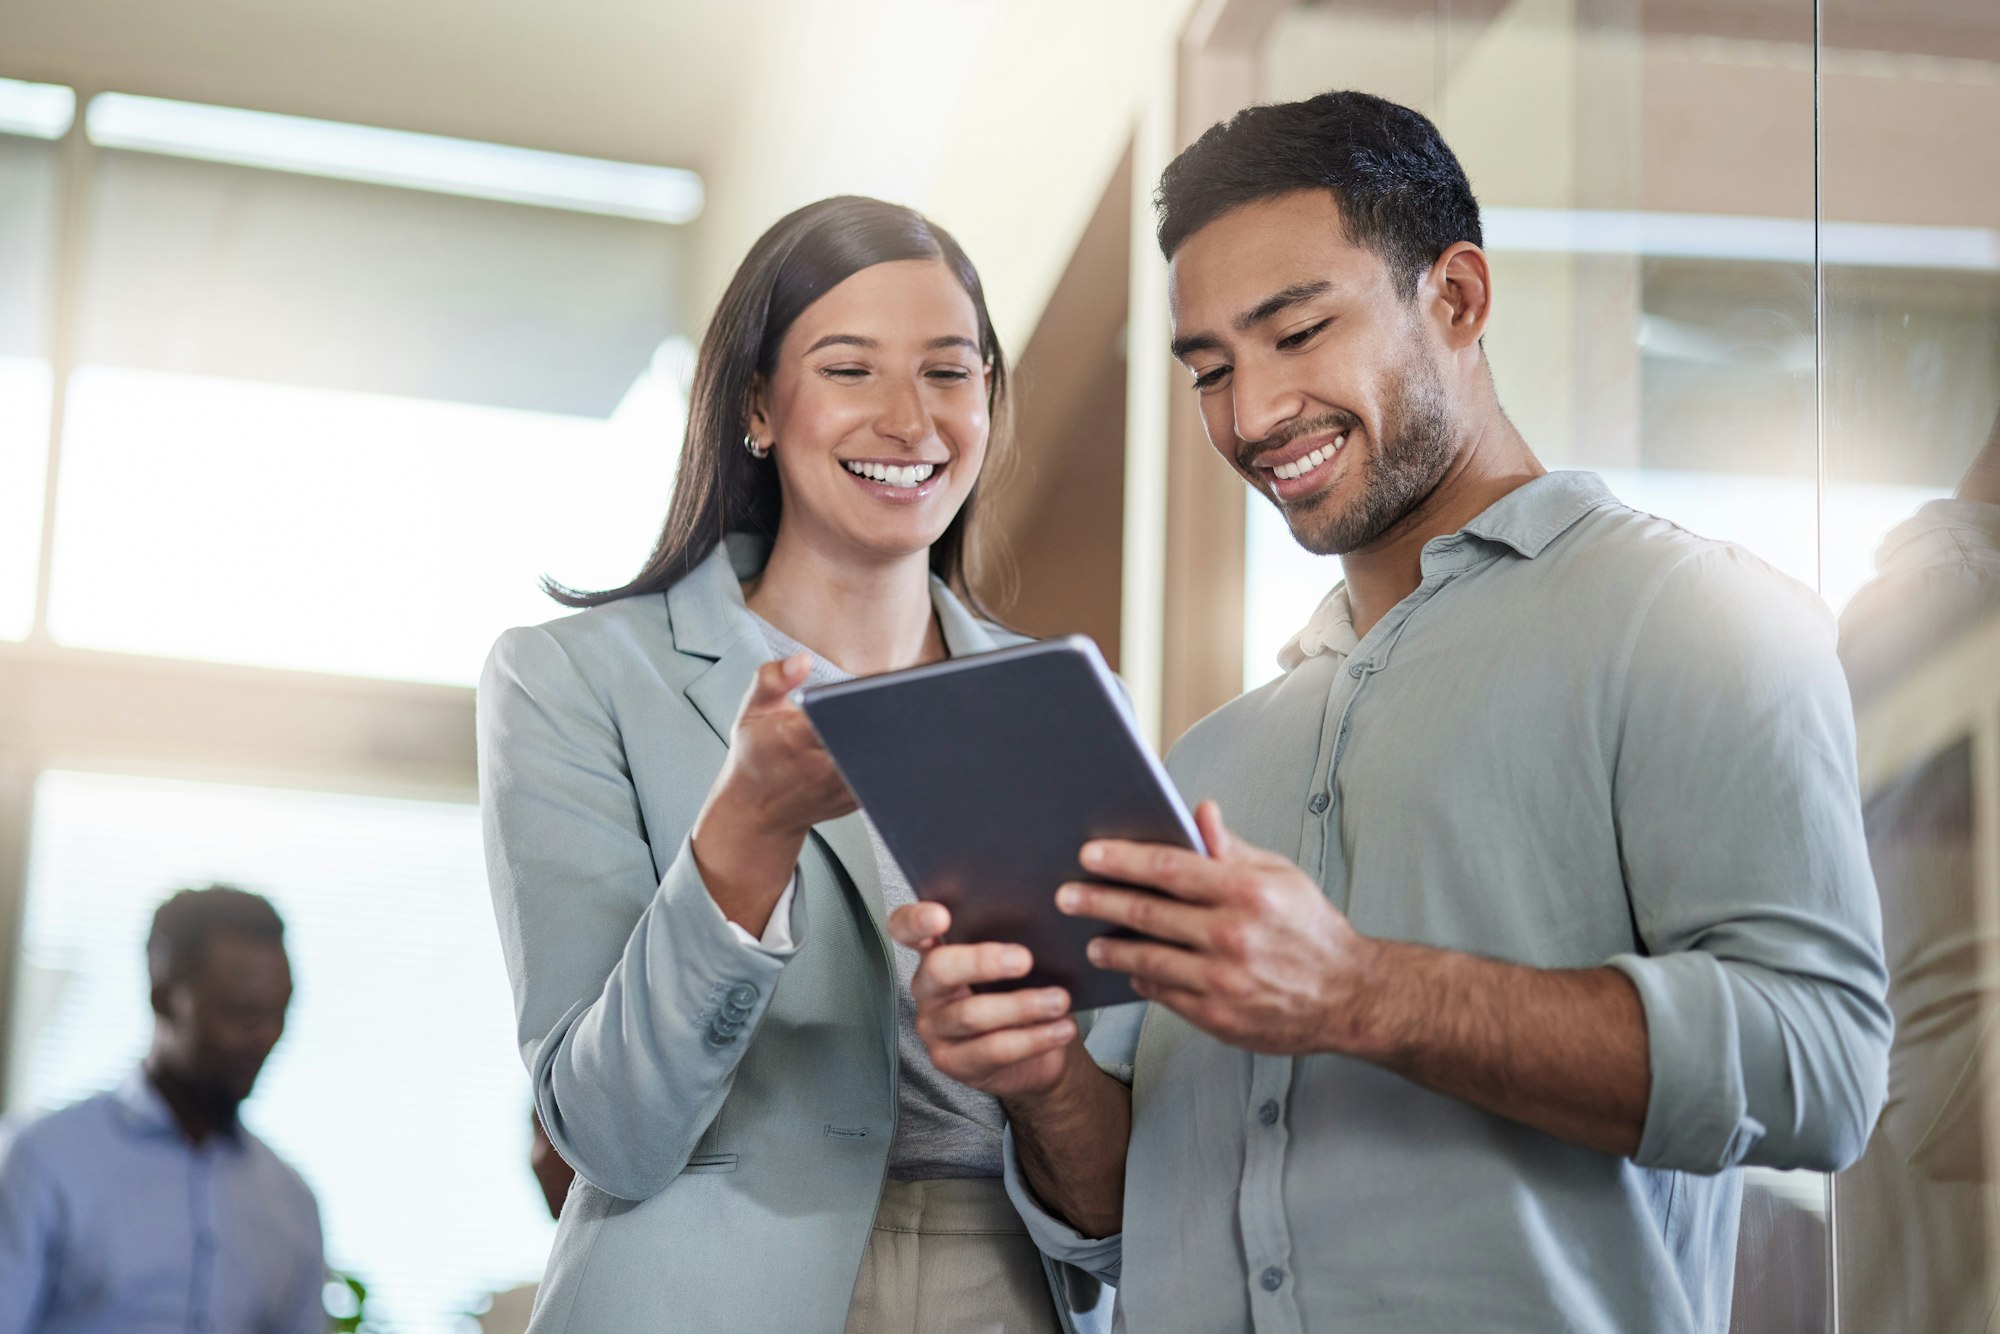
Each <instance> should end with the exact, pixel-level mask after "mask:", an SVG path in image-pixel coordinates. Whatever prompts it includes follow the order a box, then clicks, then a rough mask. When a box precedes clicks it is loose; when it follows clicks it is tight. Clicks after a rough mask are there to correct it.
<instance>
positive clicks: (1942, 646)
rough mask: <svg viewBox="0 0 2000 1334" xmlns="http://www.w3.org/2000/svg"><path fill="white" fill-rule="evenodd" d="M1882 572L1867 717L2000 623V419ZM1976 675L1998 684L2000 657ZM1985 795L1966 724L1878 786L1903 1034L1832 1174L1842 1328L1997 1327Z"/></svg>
mask: <svg viewBox="0 0 2000 1334" xmlns="http://www.w3.org/2000/svg"><path fill="white" fill-rule="evenodd" d="M1875 569H1876V577H1875V579H1874V580H1873V581H1872V582H1870V583H1869V584H1867V585H1866V586H1865V587H1863V588H1862V589H1861V590H1860V591H1859V592H1858V593H1856V594H1855V595H1854V598H1853V600H1852V601H1850V602H1849V603H1848V604H1847V609H1846V610H1845V611H1844V612H1843V613H1841V618H1840V653H1841V659H1842V661H1843V662H1845V663H1846V665H1847V673H1848V680H1849V681H1850V682H1851V684H1852V686H1853V689H1854V703H1855V709H1856V711H1857V712H1858V713H1859V715H1860V716H1861V718H1862V719H1863V720H1864V723H1865V721H1866V720H1867V718H1868V716H1869V714H1870V711H1871V710H1873V709H1874V708H1875V707H1876V706H1878V705H1882V704H1884V703H1886V702H1889V701H1891V700H1892V699H1893V697H1894V696H1896V694H1897V693H1898V687H1900V686H1902V685H1904V684H1905V683H1907V682H1909V681H1910V680H1911V679H1912V678H1913V677H1915V676H1917V675H1918V674H1919V673H1920V672H1922V671H1923V670H1924V669H1925V668H1927V667H1930V666H1931V665H1932V664H1934V663H1936V662H1937V661H1938V660H1939V659H1940V658H1941V657H1944V656H1946V655H1949V654H1951V653H1953V652H1954V650H1957V651H1961V652H1962V651H1963V645H1964V644H1965V642H1966V641H1967V639H1968V637H1969V636H1971V635H1974V634H1977V633H1980V632H1989V633H1990V632H1991V630H1992V628H1993V627H1994V626H1995V625H1996V624H2000V419H1996V420H1995V422H1994V424H1993V430H1992V433H1991V434H1990V436H1989V437H1988V439H1987V441H1986V444H1985V447H1984V448H1983V449H1982V450H1981V451H1980V453H1979V454H1978V455H1977V457H1975V459H1974V460H1973V463H1972V466H1971V468H1970V469H1968V470H1967V472H1966V474H1965V477H1964V478H1963V480H1962V481H1961V482H1960V483H1959V486H1958V490H1957V493H1956V494H1955V495H1953V496H1952V497H1951V498H1950V499H1947V500H1933V501H1930V502H1929V503H1927V504H1925V505H1924V506H1923V507H1922V508H1921V509H1919V510H1918V511H1917V512H1916V513H1915V514H1914V515H1912V516H1911V517H1910V518H1909V519H1907V520H1905V521H1904V522H1903V523H1901V524H1899V525H1898V526H1897V527H1896V528H1895V529H1893V530H1892V531H1891V532H1890V533H1889V536H1888V537H1887V538H1886V539H1884V540H1883V542H1882V545H1881V547H1880V549H1878V550H1877V552H1876V554H1875ZM1976 670H1977V671H1979V672H1980V673H1981V674H1982V675H1983V678H1984V679H1985V680H1986V681H1988V682H1992V681H2000V662H1989V663H1981V664H1978V665H1977V666H1976ZM1951 702H1952V703H1953V704H1956V703H1957V701H1955V700H1954V701H1951ZM1987 703H1988V704H1989V705H1990V703H1991V696H1990V695H1989V696H1988V699H1987ZM1981 792H1982V789H1981V787H1980V786H1979V785H1978V784H1977V783H1975V782H1974V780H1973V744H1972V739H1971V737H1970V736H1965V737H1963V738H1962V739H1960V740H1958V741H1957V742H1955V743H1953V744H1951V745H1948V746H1945V747H1944V748H1942V749H1941V750H1939V751H1937V752H1936V753H1934V754H1932V755H1930V756H1927V757H1925V758H1923V759H1921V760H1919V761H1918V762H1917V763H1915V764H1913V765H1912V766H1910V767H1909V768H1908V769H1907V770H1905V771H1904V772H1903V773H1901V774H1899V775H1898V776H1896V777H1895V778H1893V779H1891V780H1889V781H1888V782H1886V783H1884V784H1882V785H1881V786H1879V787H1877V788H1876V789H1875V790H1873V791H1871V792H1870V793H1869V794H1868V802H1867V819H1868V851H1869V855H1870V857H1871V858H1872V860H1873V861H1874V864H1875V882H1876V885H1877V888H1878V889H1879V890H1880V892H1881V895H1882V934H1883V940H1884V944H1885V945H1886V947H1887V950H1888V957H1889V1006H1890V1009H1891V1010H1893V1011H1894V1012H1895V1015H1896V1040H1895V1043H1894V1045H1892V1046H1891V1047H1890V1049H1889V1101H1888V1103H1887V1104H1886V1105H1885V1106H1884V1107H1883V1109H1882V1121H1881V1124H1880V1125H1879V1126H1877V1127H1876V1130H1875V1136H1874V1138H1873V1139H1872V1140H1870V1141H1869V1144H1868V1152H1867V1154H1866V1155H1865V1156H1864V1157H1863V1158H1862V1160H1861V1161H1860V1162H1859V1163H1857V1164H1856V1165H1855V1166H1854V1167H1853V1168H1851V1169H1850V1170H1848V1171H1846V1172H1843V1173H1841V1175H1840V1176H1839V1177H1838V1178H1836V1179H1835V1181H1834V1190H1835V1192H1836V1198H1837V1199H1838V1202H1839V1217H1840V1226H1839V1228H1838V1229H1837V1230H1836V1240H1837V1245H1838V1247H1839V1251H1840V1256H1839V1260H1840V1267H1841V1283H1840V1289H1839V1295H1840V1322H1841V1325H1842V1327H1843V1328H1847V1329H1863V1330H1939V1331H1943V1330H1966V1331H1974V1330H1994V1329H2000V1272H1996V1271H1995V1269H1994V1264H1993V1256H1994V1250H1993V1244H1994V1236H1995V1231H1994V1230H1995V1228H1996V1226H2000V1193H1996V1192H1995V1190H1994V1179H1995V1168H1994V1164H1993V1162H1992V1161H1991V1158H1990V1155H1989V1154H1988V1151H1987V1150H1988V1143H1987V1135H1988V1127H1989V1124H1990V1122H1991V1119H1992V1116H1993V1109H1992V1107H1991V1105H1990V1102H1989V1092H1988V1091H1989V1089H1990V1087H1991V1081H1992V1079H1993V1075H1994V1071H1995V1070H1996V1069H2000V1052H1996V1051H1995V1044H1996V1043H1997V1042H2000V976H1996V965H2000V939H1996V937H1995V935H1994V930H1993V917H1992V915H1991V913H1990V912H1988V913H1984V914H1983V913H1982V912H1981V910H1980V904H1979V901H1978V896H1979V877H1978V873H1977V870H1976V865H1977V862H1976V858H1977V846H1978V845H1977V840H1976V839H1975V836H1974V829H1975V827H1976V825H1977V819H1976V816H1975V806H1974V803H1975V801H1976V800H1978V799H1980V794H1981ZM1983 799H1984V800H1986V801H1989V802H1991V801H1995V800H2000V794H1995V793H1993V792H1990V791H1987V792H1984V797H1983Z"/></svg>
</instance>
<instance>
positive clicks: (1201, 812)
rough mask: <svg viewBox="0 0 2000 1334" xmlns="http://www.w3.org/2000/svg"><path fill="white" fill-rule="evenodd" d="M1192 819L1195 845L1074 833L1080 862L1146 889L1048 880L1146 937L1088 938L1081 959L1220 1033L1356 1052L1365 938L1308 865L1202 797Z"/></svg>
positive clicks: (1366, 960) (1087, 908)
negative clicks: (1236, 831)
mask: <svg viewBox="0 0 2000 1334" xmlns="http://www.w3.org/2000/svg"><path fill="white" fill-rule="evenodd" d="M1195 822H1196V824H1197V825H1198V826H1199V827H1200V829H1201V836H1202V838H1203V839H1204V840H1205V841H1206V842H1207V843H1208V849H1209V855H1208V856H1206V857H1204V856H1202V855H1201V854H1199V853H1195V852H1188V851H1185V850H1183V849H1180V848H1171V847H1167V846H1164V845H1162V844H1157V843H1128V842H1122V841H1117V840H1102V841H1099V842H1095V843H1090V844H1087V845H1085V847H1084V849H1083V856H1082V861H1083V864H1084V866H1085V868H1086V869H1088V870H1090V871H1093V872H1095V873H1097V874H1100V875H1103V876H1104V877H1106V878H1107V879H1110V880H1119V881H1123V882H1125V883H1126V884H1128V885H1145V886H1148V887H1150V888H1153V889H1157V890H1159V891H1160V894H1147V893H1143V892H1141V891H1139V890H1132V889H1117V888H1113V887H1112V886H1110V885H1102V884H1069V885H1064V886H1063V887H1062V889H1061V890H1060V891H1058V893H1057V895H1056V905H1057V906H1058V907H1059V908H1060V909H1061V910H1062V911H1063V912H1065V913H1068V914H1070V915H1072V916H1081V917H1097V918H1101V919H1103V920H1104V921H1107V922H1111V923H1114V924H1116V925H1118V926H1127V927H1131V928H1132V929H1133V930H1135V931H1138V932H1140V933H1141V934H1143V935H1146V936H1150V937H1152V939H1151V940H1119V939H1113V938H1111V937H1103V938H1100V939H1098V940H1094V941H1092V942H1091V945H1090V958H1091V962H1093V963H1095V964H1097V965H1098V966H1099V967H1101V968H1114V969H1117V970H1118V971H1120V972H1124V973H1130V974H1131V975H1132V987H1133V990H1135V991H1137V992H1138V993H1139V994H1140V995H1141V996H1144V997H1145V998H1146V999H1148V1000H1151V1001H1156V1002H1158V1003H1159V1004H1161V1005H1164V1006H1166V1007H1167V1008H1168V1009H1171V1010H1172V1011H1174V1012H1175V1013H1176V1014H1178V1015H1180V1016H1181V1017H1182V1018H1184V1019H1186V1020H1187V1021H1188V1022H1189V1023H1191V1024H1193V1025H1194V1026H1195V1027H1197V1028H1200V1029H1203V1030H1205V1031H1206V1032H1209V1033H1212V1034H1214V1035H1215V1036H1216V1037H1218V1038H1220V1039H1222V1040H1223V1041H1224V1042H1227V1043H1229V1044H1230V1045H1232V1046H1236V1047H1244V1048H1247V1049H1249V1050H1251V1051H1258V1052H1267V1053H1272V1054H1276V1055H1297V1054H1299V1053H1303V1052H1315V1051H1346V1052H1352V1053H1354V1054H1365V1053H1364V1052H1362V1050H1361V1048H1362V1047H1363V1046H1364V1038H1365V1031H1366V1025H1365V1024H1364V1023H1363V1022H1362V1020H1363V1018H1364V1015H1365V1011H1366V1001H1367V998H1368V995H1369V978H1370V969H1371V968H1372V966H1373V964H1374V962H1375V958H1376V949H1375V942H1374V941H1372V940H1370V939H1369V938H1368V937H1366V936H1363V935H1362V934H1361V933H1360V932H1358V931H1356V930H1355V929H1354V927H1353V925H1352V924H1351V923H1350V922H1349V921H1348V920H1347V918H1346V917H1345V916H1343V915H1342V914H1341V912H1340V910H1339V909H1337V908H1335V907H1334V906H1333V905H1332V904H1331V903H1329V902H1328V901H1327V898H1326V894H1325V892H1324V891H1322V890H1321V889H1320V887H1319V885H1318V884H1317V883H1316V882H1314V880H1313V879H1312V877H1310V876H1308V875H1307V874H1306V873H1305V872H1303V871H1301V870H1300V869H1299V868H1298V867H1296V866H1294V865H1292V863H1291V862H1289V861H1287V860H1286V859H1285V858H1283V857H1281V856H1279V855H1278V854H1277V853H1274V852H1266V851H1264V850H1263V849H1262V848H1256V847H1252V846H1251V845H1249V844H1248V843H1245V842H1243V841H1242V840H1241V839H1238V838H1237V837H1235V836H1234V835H1233V834H1231V833H1230V832H1229V830H1228V829H1227V828H1226V827H1224V825H1223V823H1222V811H1221V810H1220V808H1218V807H1217V806H1216V804H1215V803H1214V802H1212V801H1205V802H1203V803H1201V805H1200V806H1198V807H1196V808H1195ZM1162 895H1164V896H1166V897H1162Z"/></svg>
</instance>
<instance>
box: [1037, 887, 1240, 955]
mask: <svg viewBox="0 0 2000 1334" xmlns="http://www.w3.org/2000/svg"><path fill="white" fill-rule="evenodd" d="M1056 908H1057V909H1058V910H1059V911H1061V912H1064V913H1067V914H1068V915H1069V916H1071V917H1096V918H1099V919H1100V920H1103V921H1106V922H1110V923H1111V924H1112V925H1114V926H1129V927H1131V928H1132V929H1133V930H1134V931H1137V932H1139V933H1140V934H1141V935H1147V936H1152V937H1154V938H1155V939H1158V940H1171V941H1174V942H1176V943H1177V944H1181V945H1192V946H1195V947H1196V948H1202V947H1204V946H1206V945H1207V944H1208V943H1209V939H1208V935H1209V932H1208V928H1209V924H1210V922H1211V921H1212V919H1213V918H1214V916H1215V914H1214V913H1212V912H1210V911H1209V910H1208V909H1206V908H1197V907H1194V906H1193V905H1191V904H1187V903H1182V902H1180V901H1179V900H1178V899H1169V898H1164V897H1162V896H1161V895H1158V894H1148V893H1146V892H1145V891H1144V890H1140V889H1116V888H1114V887H1112V886H1110V885H1093V884H1090V883H1088V882H1076V883H1072V884H1067V885H1064V886H1063V887H1062V888H1061V889H1058V890H1057V891H1056Z"/></svg>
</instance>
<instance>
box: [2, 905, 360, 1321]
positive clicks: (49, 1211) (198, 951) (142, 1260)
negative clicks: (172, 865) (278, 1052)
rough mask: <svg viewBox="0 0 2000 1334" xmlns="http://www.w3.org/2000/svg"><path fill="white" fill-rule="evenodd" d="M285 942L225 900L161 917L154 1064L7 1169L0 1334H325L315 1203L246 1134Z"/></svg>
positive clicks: (169, 910)
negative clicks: (241, 1116)
mask: <svg viewBox="0 0 2000 1334" xmlns="http://www.w3.org/2000/svg"><path fill="white" fill-rule="evenodd" d="M284 930H285V928H284V923H283V922H281V921H280V920H279V918H278V914H277V912H276V910H274V909H273V908H272V907H271V905H270V904H269V903H268V902H266V901H265V900H264V899H262V898H260V897H259V896H257V895H255V894H247V893H244V892H243V891H241V890H237V889H230V888H226V887H224V886H220V885H217V886H212V887H210V888H208V889H197V890H182V891H181V892H180V893H178V894H175V895H174V896H173V897H172V898H169V899H168V900H167V901H166V902H165V903H163V904H161V905H160V908H159V911H158V912H156V913H155V914H154V916H153V929H152V933H151V935H150V936H149V937H148V939H147V942H146V958H147V963H148V967H149V970H150V973H151V980H152V1005H153V1041H152V1047H151V1049H150V1050H149V1051H148V1053H147V1055H146V1058H145V1060H144V1062H143V1063H142V1064H141V1065H140V1067H139V1069H137V1070H135V1071H133V1072H132V1074H131V1075H130V1076H129V1077H128V1078H127V1079H126V1080H125V1082H124V1083H122V1084H120V1085H119V1086H118V1088H117V1089H116V1090H114V1091H112V1092H109V1093H103V1094H99V1095H98V1096H97V1097H94V1098H90V1099H88V1100H86V1101H84V1102H80V1103H77V1104H75V1105H74V1106H71V1107H68V1108H65V1109H63V1110H62V1111H59V1112H54V1113H51V1114H50V1115H48V1116H45V1117H43V1118H41V1119H40V1120H38V1121H35V1122H32V1123H30V1124H28V1125H27V1126H25V1127H23V1128H22V1129H21V1131H20V1132H19V1134H17V1135H16V1136H15V1137H14V1139H13V1141H12V1142H11V1143H10V1144H9V1145H8V1147H7V1149H6V1155H5V1157H4V1158H0V1334H97V1331H104V1334H111V1332H112V1331H116V1334H149V1332H153V1331H157V1334H168V1332H169V1331H171V1332H172V1334H194V1332H195V1331H210V1330H212V1331H216V1332H217V1334H239V1332H242V1331H254V1332H255V1334H305V1332H306V1331H315V1332H318V1331H324V1330H325V1329H326V1315H325V1309H324V1307H323V1305H322V1303H321V1297H320V1290H321V1287H322V1285H323V1284H324V1282H325V1278H326V1269H325V1263H324V1261H323V1259H322V1258H321V1248H320V1226H319V1210H318V1207H317V1206H316V1205H315V1204H314V1202H313V1197H312V1192H311V1191H310V1190H308V1189H307V1188H306V1184H305V1182H304V1181H302V1180H300V1178H299V1175H298V1173H296V1172H294V1171H293V1170H292V1169H291V1168H289V1167H287V1166H286V1165H285V1164H284V1163H283V1162H281V1161H280V1160H279V1159H278V1156H277V1155H276V1154H274V1153H272V1152H271V1150H270V1149H268V1148H266V1147H265V1146H264V1144H263V1143H262V1141H260V1140H258V1139H257V1137H256V1136H254V1135H252V1134H251V1133H250V1132H249V1131H247V1130H245V1129H244V1128H243V1126H242V1124H241V1123H240V1122H239V1121H238V1119H237V1108H238V1107H239V1106H240V1105H241V1103H242V1102H243V1100H244V1099H245V1098H247V1097H249V1096H250V1090H251V1088H252V1087H253V1086H254V1085H255V1084H256V1082H257V1074H258V1071H260V1070H261V1069H262V1068H263V1066H264V1060H265V1058H266V1057H268V1056H269V1055H270V1054H271V1048H272V1047H273V1046H275V1045H276V1044H277V1041H278V1037H279V1035H280V1034H281V1033H283V1032H284V1029H285V1008H286V1006H287V1005H288V1004H289V1003H290V1001H291V996H292V975H291V967H290V965H289V963H288V961H287V960H286V957H285V946H284Z"/></svg>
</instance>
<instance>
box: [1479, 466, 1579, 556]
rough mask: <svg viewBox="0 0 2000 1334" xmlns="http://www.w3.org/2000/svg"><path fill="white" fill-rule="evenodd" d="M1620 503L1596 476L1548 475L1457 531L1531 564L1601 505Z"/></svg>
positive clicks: (1529, 484) (1514, 492) (1500, 501)
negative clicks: (1496, 545)
mask: <svg viewBox="0 0 2000 1334" xmlns="http://www.w3.org/2000/svg"><path fill="white" fill-rule="evenodd" d="M1617 503H1618V497H1616V496H1614V495H1612V494H1611V488H1610V487H1608V486H1606V485H1605V484H1604V479H1603V478H1601V477H1599V476H1598V475H1597V474H1596V473H1594V472H1574V471H1565V472H1551V473H1544V474H1543V475H1542V476H1540V477H1537V478H1536V479H1535V480H1534V481H1532V482H1529V483H1527V484H1526V485H1524V486H1517V487H1515V488H1514V489H1513V490H1512V491H1509V492H1508V493H1507V494H1506V495H1504V496H1502V497H1500V499H1498V500H1496V501H1494V502H1493V503H1492V504H1491V505H1488V506H1487V507H1486V508H1485V509H1484V510H1482V511H1481V512H1480V513H1479V515H1478V517H1477V518H1475V519H1473V521H1472V522H1471V523H1468V524H1467V525H1465V527H1464V528H1462V529H1460V530H1459V531H1460V532H1461V533H1464V534H1466V535H1468V536H1471V537H1478V538H1484V539H1485V540H1486V541H1488V542H1499V543H1501V544H1502V545H1504V546H1508V547H1512V548H1513V549H1514V551H1515V552H1516V553H1517V554H1518V555H1522V556H1525V557H1527V558H1528V559H1529V560H1533V559H1534V558H1535V557H1537V556H1539V555H1541V554H1542V552H1543V551H1545V550H1546V549H1547V548H1548V545H1549V543H1551V542H1553V541H1555V540H1556V539H1557V538H1558V537H1561V536H1562V535H1563V534H1564V533H1566V532H1568V531H1569V530H1570V528H1572V527H1573V526H1574V525H1575V524H1576V521H1577V520H1578V519H1581V518H1582V517H1583V516H1584V515H1586V514H1588V513H1590V512H1591V511H1592V510H1594V509H1596V508H1598V507H1599V506H1601V505H1615V504H1617Z"/></svg>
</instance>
